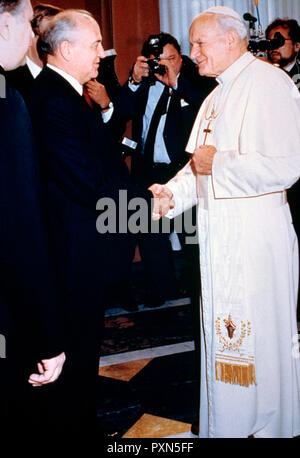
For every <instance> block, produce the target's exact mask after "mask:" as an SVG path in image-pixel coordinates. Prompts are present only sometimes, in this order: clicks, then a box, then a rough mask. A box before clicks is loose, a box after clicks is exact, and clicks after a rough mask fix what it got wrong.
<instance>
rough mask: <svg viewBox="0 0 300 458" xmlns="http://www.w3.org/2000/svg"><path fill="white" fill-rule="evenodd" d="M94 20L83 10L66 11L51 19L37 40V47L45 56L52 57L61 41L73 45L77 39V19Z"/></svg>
mask: <svg viewBox="0 0 300 458" xmlns="http://www.w3.org/2000/svg"><path fill="white" fill-rule="evenodd" d="M79 17H85V18H86V19H87V20H94V18H93V15H92V14H91V13H89V12H88V11H85V10H79V9H68V10H65V11H62V12H61V13H58V14H57V15H56V16H54V18H53V19H51V20H50V21H49V23H48V25H47V27H46V29H45V31H44V32H43V33H42V35H41V37H40V38H39V43H38V47H39V49H40V50H41V51H42V52H43V53H45V54H51V55H54V54H55V53H56V51H57V49H58V48H59V45H60V44H61V43H62V42H63V41H69V42H71V43H74V42H75V41H76V40H77V38H78V18H79Z"/></svg>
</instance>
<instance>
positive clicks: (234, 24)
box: [209, 13, 248, 40]
mask: <svg viewBox="0 0 300 458" xmlns="http://www.w3.org/2000/svg"><path fill="white" fill-rule="evenodd" d="M209 14H212V13H209ZM215 16H216V18H217V21H218V22H219V24H220V25H221V27H222V29H223V30H224V31H225V32H229V30H235V31H236V32H237V34H238V36H239V37H240V38H241V40H243V39H245V38H246V37H247V34H248V32H247V28H246V26H245V24H244V23H243V22H242V21H240V20H239V19H236V18H234V17H231V16H226V15H225V14H216V15H215Z"/></svg>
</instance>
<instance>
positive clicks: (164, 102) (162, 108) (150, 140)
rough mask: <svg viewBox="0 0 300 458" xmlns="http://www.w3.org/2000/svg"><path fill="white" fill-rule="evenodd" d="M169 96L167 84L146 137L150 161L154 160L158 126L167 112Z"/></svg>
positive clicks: (145, 151)
mask: <svg viewBox="0 0 300 458" xmlns="http://www.w3.org/2000/svg"><path fill="white" fill-rule="evenodd" d="M169 97H170V91H169V87H168V86H165V88H164V90H163V93H162V95H161V96H160V99H159V101H158V103H157V105H156V108H155V110H154V113H153V116H152V119H151V122H150V126H149V130H148V135H147V139H146V142H145V146H144V157H145V159H146V160H147V161H149V162H153V156H154V144H155V137H156V133H157V128H158V125H159V122H160V118H161V117H162V115H164V114H165V113H166V112H167V106H168V101H169Z"/></svg>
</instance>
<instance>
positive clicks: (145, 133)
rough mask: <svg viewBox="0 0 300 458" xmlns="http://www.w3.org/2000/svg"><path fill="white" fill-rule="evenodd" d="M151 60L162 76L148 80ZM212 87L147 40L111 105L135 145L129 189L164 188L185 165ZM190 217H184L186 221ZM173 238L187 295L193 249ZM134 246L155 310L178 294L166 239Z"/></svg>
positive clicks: (170, 48)
mask: <svg viewBox="0 0 300 458" xmlns="http://www.w3.org/2000/svg"><path fill="white" fill-rule="evenodd" d="M153 58H156V65H157V66H159V65H160V66H163V67H164V68H165V73H164V74H162V75H161V74H159V73H158V72H159V68H158V72H157V73H155V69H154V70H152V71H151V75H150V76H149V72H150V70H149V63H148V59H153ZM215 84H216V83H215V81H214V80H213V79H211V78H205V77H200V76H199V74H198V71H197V67H196V65H195V64H194V63H193V62H192V61H191V60H190V59H189V58H188V57H187V56H183V55H182V54H181V49H180V46H179V44H178V42H177V40H176V39H175V38H174V37H173V36H172V35H170V34H167V33H160V34H159V35H151V36H149V37H148V39H147V40H146V41H145V43H144V46H143V49H142V55H141V56H139V57H138V58H137V60H136V62H135V65H134V67H133V70H132V74H131V77H130V79H129V82H128V83H126V84H125V86H124V87H123V89H122V93H121V96H120V97H119V99H118V100H117V101H116V102H115V111H116V113H118V114H119V115H120V114H122V116H123V117H124V118H125V119H127V120H129V119H131V120H132V138H133V140H134V141H135V142H137V144H138V146H137V149H136V151H135V154H134V155H133V156H132V161H131V177H132V180H133V182H134V183H138V184H140V185H142V186H144V187H145V188H147V187H149V186H150V185H151V184H153V183H162V184H164V183H166V182H167V181H168V180H169V179H170V178H171V177H173V176H174V175H175V174H176V173H177V172H178V170H180V169H181V168H182V167H183V166H184V165H185V164H186V163H187V162H188V160H189V155H188V154H187V153H186V152H185V147H186V144H187V141H188V138H189V134H190V131H191V128H192V126H193V123H194V121H195V118H196V115H197V113H198V110H199V107H200V105H201V103H202V101H203V100H204V98H205V97H206V96H207V95H208V93H209V92H210V91H211V90H212V89H213V87H215ZM163 105H164V106H163ZM193 211H194V210H193ZM186 216H187V215H186ZM194 216H195V215H192V212H190V215H189V217H190V220H192V219H193V218H192V217H194ZM194 227H195V224H194ZM179 236H180V242H181V245H182V247H183V251H185V256H184V260H185V262H186V264H187V268H186V273H185V277H186V282H185V283H187V282H188V285H185V288H186V286H187V288H188V289H189V291H188V293H190V294H192V295H193V292H192V291H191V288H190V286H191V284H195V283H194V282H193V281H192V282H191V278H195V280H196V279H197V280H196V281H198V278H199V275H198V274H197V273H195V268H194V266H195V265H197V264H198V255H199V254H198V249H197V244H194V245H187V244H186V243H185V234H179ZM138 242H139V249H140V253H141V258H142V261H143V263H144V266H145V270H146V274H147V281H148V287H149V292H148V297H146V298H145V300H146V304H147V305H150V306H155V305H161V304H162V303H163V302H164V301H165V300H166V299H170V298H174V297H176V295H177V294H178V291H176V289H175V285H176V280H175V274H174V269H173V265H172V264H173V261H172V254H171V248H170V242H169V234H168V233H163V232H161V233H159V234H152V235H150V236H149V235H146V236H140V237H139V241H138ZM189 266H190V267H189ZM192 266H193V267H192ZM194 274H195V275H194ZM161 279H163V281H161ZM196 296H197V293H196Z"/></svg>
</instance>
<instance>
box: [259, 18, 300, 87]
mask: <svg viewBox="0 0 300 458" xmlns="http://www.w3.org/2000/svg"><path fill="white" fill-rule="evenodd" d="M277 32H279V33H280V34H281V35H282V36H283V38H284V40H285V41H284V44H283V46H281V47H280V48H277V49H274V50H271V51H269V53H268V58H269V60H270V62H271V63H272V64H277V65H279V66H280V68H282V69H283V70H285V71H286V72H287V73H288V74H289V75H290V77H291V78H292V79H293V80H294V82H295V83H296V84H297V86H298V89H299V91H300V84H299V83H300V63H299V61H298V52H299V49H300V27H299V24H298V22H297V21H296V20H295V19H279V18H278V19H275V21H273V22H272V23H271V24H270V25H269V26H268V28H267V29H266V38H267V39H270V40H273V39H274V36H275V34H276V33H277Z"/></svg>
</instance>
